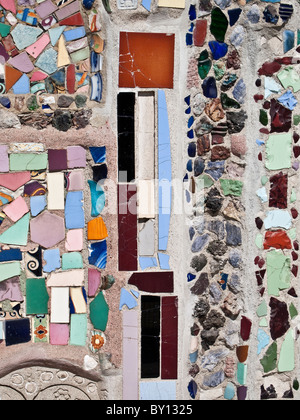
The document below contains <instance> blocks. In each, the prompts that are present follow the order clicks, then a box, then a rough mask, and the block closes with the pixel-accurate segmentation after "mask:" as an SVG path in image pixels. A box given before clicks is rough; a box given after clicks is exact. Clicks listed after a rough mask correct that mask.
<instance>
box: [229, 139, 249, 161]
mask: <svg viewBox="0 0 300 420" xmlns="http://www.w3.org/2000/svg"><path fill="white" fill-rule="evenodd" d="M231 152H232V153H233V154H234V155H235V156H238V157H243V156H245V154H246V152H247V146H246V136H244V135H242V134H233V135H232V136H231Z"/></svg>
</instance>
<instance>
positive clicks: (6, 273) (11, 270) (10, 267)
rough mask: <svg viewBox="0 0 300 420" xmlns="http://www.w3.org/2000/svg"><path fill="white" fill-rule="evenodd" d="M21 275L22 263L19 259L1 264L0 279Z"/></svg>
mask: <svg viewBox="0 0 300 420" xmlns="http://www.w3.org/2000/svg"><path fill="white" fill-rule="evenodd" d="M20 275H21V264H20V262H19V261H16V262H11V263H4V264H0V281H3V280H7V279H10V278H12V277H15V276H20Z"/></svg>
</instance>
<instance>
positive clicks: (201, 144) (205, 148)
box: [197, 134, 210, 156]
mask: <svg viewBox="0 0 300 420" xmlns="http://www.w3.org/2000/svg"><path fill="white" fill-rule="evenodd" d="M209 151H210V138H209V135H208V134H206V135H204V136H201V137H200V138H199V139H198V140H197V153H198V156H203V155H204V154H205V153H207V152H209Z"/></svg>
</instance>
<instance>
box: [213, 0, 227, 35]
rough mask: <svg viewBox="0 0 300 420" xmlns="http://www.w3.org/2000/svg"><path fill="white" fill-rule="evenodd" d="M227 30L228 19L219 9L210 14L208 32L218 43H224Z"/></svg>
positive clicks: (216, 8)
mask: <svg viewBox="0 0 300 420" xmlns="http://www.w3.org/2000/svg"><path fill="white" fill-rule="evenodd" d="M227 28H228V19H227V17H226V15H225V14H224V13H223V12H222V10H221V9H220V8H219V7H215V8H214V9H213V10H212V12H211V25H210V32H211V34H212V35H213V36H214V37H215V38H216V40H217V41H219V42H224V39H225V34H226V32H227Z"/></svg>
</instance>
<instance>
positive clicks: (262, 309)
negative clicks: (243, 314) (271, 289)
mask: <svg viewBox="0 0 300 420" xmlns="http://www.w3.org/2000/svg"><path fill="white" fill-rule="evenodd" d="M256 314H257V316H259V317H262V316H266V315H267V314H268V307H267V304H266V301H265V300H264V301H262V303H261V304H260V305H259V307H258V308H257V311H256Z"/></svg>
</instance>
